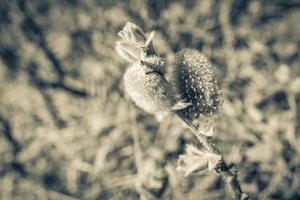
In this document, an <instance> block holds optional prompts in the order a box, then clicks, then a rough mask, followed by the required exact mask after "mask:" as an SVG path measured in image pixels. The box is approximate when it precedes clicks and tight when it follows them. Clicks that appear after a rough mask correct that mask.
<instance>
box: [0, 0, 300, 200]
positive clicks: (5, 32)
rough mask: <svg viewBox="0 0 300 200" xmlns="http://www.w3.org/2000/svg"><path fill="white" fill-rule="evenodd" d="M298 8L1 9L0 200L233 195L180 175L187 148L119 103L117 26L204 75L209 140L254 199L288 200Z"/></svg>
mask: <svg viewBox="0 0 300 200" xmlns="http://www.w3.org/2000/svg"><path fill="white" fill-rule="evenodd" d="M299 19H300V1H298V0H273V1H268V0H262V1H255V0H253V1H247V0H228V1H227V0H225V1H220V0H203V1H197V0H186V1H183V0H182V1H180V0H169V1H167V0H147V1H138V0H124V1H116V0H86V1H84V0H41V1H39V0H32V1H25V0H1V1H0V58H1V60H0V199H5V200H9V199H28V200H31V199H58V200H59V199H61V200H68V199H99V200H100V199H101V200H102V199H140V198H141V197H146V198H149V199H184V198H185V199H231V198H230V196H229V194H228V193H227V192H226V188H225V185H224V183H223V181H222V180H221V179H220V178H219V177H218V176H216V175H215V174H214V173H212V172H205V173H201V174H195V175H191V176H189V177H187V178H186V177H184V176H183V174H182V173H180V172H177V171H176V167H177V158H178V156H179V155H180V154H181V153H183V151H184V146H185V144H187V143H196V140H195V138H194V137H193V136H192V134H191V133H190V131H189V130H187V129H186V128H184V126H183V125H182V123H181V122H180V121H179V120H178V119H177V118H176V117H175V116H172V115H170V116H168V117H166V118H165V119H164V120H163V121H162V122H160V123H159V122H157V120H156V119H155V117H153V116H152V115H149V114H147V113H145V112H144V111H142V110H141V109H140V108H138V107H136V106H135V105H134V104H133V103H132V101H131V100H129V99H128V98H127V96H126V94H124V86H123V82H122V75H123V73H124V71H125V70H126V68H127V67H128V64H127V63H126V62H125V61H124V60H122V59H121V58H120V57H119V56H118V55H117V53H116V52H115V50H114V46H115V42H116V41H118V40H119V39H120V38H118V36H117V33H118V31H120V30H121V29H122V28H123V26H124V25H125V23H126V22H127V21H131V22H133V23H136V24H137V25H139V26H140V27H141V28H142V29H143V30H145V31H146V32H148V33H149V32H150V31H151V30H155V31H156V35H155V39H154V46H155V48H156V50H157V52H159V54H160V55H161V56H162V57H165V58H167V59H168V60H171V61H172V60H173V59H174V55H175V53H176V52H178V51H180V50H181V49H183V48H185V47H188V48H195V49H198V50H199V51H201V52H203V53H204V54H205V55H207V56H208V57H209V59H210V60H211V61H212V63H213V64H214V65H215V67H216V69H217V70H216V73H217V75H218V77H219V83H220V85H221V87H222V90H223V99H224V104H223V108H222V110H221V112H220V116H219V119H218V123H217V132H216V136H215V137H216V140H217V141H218V148H219V149H221V151H222V154H223V156H224V158H225V160H226V161H227V162H228V163H235V164H237V166H238V168H239V180H240V182H241V185H242V188H243V189H244V191H245V192H247V193H248V194H250V195H251V196H252V199H300V189H299V188H300V147H299V146H300V64H299V63H300V56H299V48H300V24H299Z"/></svg>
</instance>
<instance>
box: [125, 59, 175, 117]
mask: <svg viewBox="0 0 300 200" xmlns="http://www.w3.org/2000/svg"><path fill="white" fill-rule="evenodd" d="M124 84H125V89H126V92H127V93H128V94H129V95H130V97H131V98H132V100H133V101H134V102H135V103H136V104H137V105H138V106H139V107H141V108H143V109H144V110H145V111H146V112H148V113H151V114H156V115H159V114H162V113H164V112H168V111H169V110H170V107H171V106H172V105H174V103H175V98H174V94H173V93H172V90H171V85H170V84H169V83H168V82H167V80H166V79H165V78H164V76H162V75H161V74H159V73H149V74H146V73H145V71H144V69H143V68H142V67H141V66H140V63H134V64H132V65H131V66H130V67H129V68H128V69H127V70H126V72H125V74H124Z"/></svg>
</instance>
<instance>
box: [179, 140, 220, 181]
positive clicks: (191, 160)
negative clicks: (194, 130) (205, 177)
mask: <svg viewBox="0 0 300 200" xmlns="http://www.w3.org/2000/svg"><path fill="white" fill-rule="evenodd" d="M221 159H222V157H221V155H217V154H214V153H209V152H204V151H202V150H200V149H198V148H197V147H195V146H193V145H190V144H189V145H186V154H185V155H180V157H179V160H178V167H177V170H179V171H183V172H185V174H184V176H188V175H190V174H191V173H195V172H198V171H203V170H205V169H208V170H209V171H212V170H213V169H215V167H216V166H217V164H218V163H219V162H220V161H221Z"/></svg>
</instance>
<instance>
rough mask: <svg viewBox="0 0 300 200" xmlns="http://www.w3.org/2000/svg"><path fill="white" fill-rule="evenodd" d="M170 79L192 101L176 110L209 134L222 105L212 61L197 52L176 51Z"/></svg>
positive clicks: (179, 92)
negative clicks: (185, 106)
mask: <svg viewBox="0 0 300 200" xmlns="http://www.w3.org/2000/svg"><path fill="white" fill-rule="evenodd" d="M171 82H172V85H173V88H174V89H175V91H176V93H177V94H178V95H179V96H180V98H181V99H184V101H185V102H188V103H190V104H191V105H190V106H188V107H187V108H184V109H182V110H177V111H176V113H177V114H178V115H180V116H181V118H184V119H185V121H189V122H190V123H192V124H193V125H194V126H195V127H197V129H198V132H199V133H201V134H204V135H208V136H211V135H212V134H213V128H214V127H213V126H214V125H213V123H214V118H215V116H216V115H215V113H216V112H217V111H218V109H219V108H220V105H221V97H220V94H221V90H220V89H219V87H218V84H217V80H216V77H215V75H214V69H213V66H212V64H211V63H210V62H209V61H208V59H207V58H206V56H205V55H203V54H201V53H200V52H199V51H197V50H194V49H184V50H182V51H180V52H179V53H177V54H176V61H175V65H174V66H173V70H172V75H171Z"/></svg>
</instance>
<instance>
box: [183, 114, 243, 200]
mask: <svg viewBox="0 0 300 200" xmlns="http://www.w3.org/2000/svg"><path fill="white" fill-rule="evenodd" d="M179 117H180V116H179ZM180 119H181V120H182V121H184V122H185V124H186V125H187V126H188V127H189V129H190V130H191V131H192V133H193V134H194V135H195V136H196V137H197V139H198V140H199V142H200V143H201V144H202V145H203V147H204V148H205V149H206V150H207V151H208V152H210V153H216V152H219V150H218V149H217V148H216V147H215V146H214V145H213V144H211V143H210V142H209V138H208V137H207V136H205V135H201V134H198V133H197V131H196V130H197V127H195V126H194V125H192V124H191V123H189V122H188V120H185V119H184V118H183V117H180ZM215 172H216V173H217V174H218V175H220V176H221V177H222V178H223V180H224V181H225V183H226V185H227V187H228V189H229V191H230V192H231V194H232V196H233V198H234V199H236V200H247V199H249V196H248V195H247V194H246V193H244V192H243V191H242V189H241V186H240V183H239V181H238V176H237V170H232V171H231V170H230V168H229V167H228V165H227V164H226V162H225V161H224V160H223V159H222V160H221V162H220V163H219V164H218V165H217V167H216V168H215Z"/></svg>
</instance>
